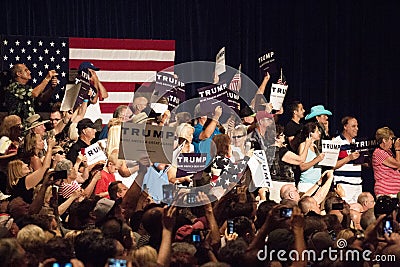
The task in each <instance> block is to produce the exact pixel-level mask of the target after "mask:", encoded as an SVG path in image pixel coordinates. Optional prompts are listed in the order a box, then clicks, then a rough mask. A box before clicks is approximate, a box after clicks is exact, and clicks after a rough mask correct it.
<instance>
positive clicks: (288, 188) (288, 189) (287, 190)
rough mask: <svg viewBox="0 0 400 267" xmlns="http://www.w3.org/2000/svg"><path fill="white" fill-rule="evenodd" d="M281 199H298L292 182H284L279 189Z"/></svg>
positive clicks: (297, 193) (298, 196)
mask: <svg viewBox="0 0 400 267" xmlns="http://www.w3.org/2000/svg"><path fill="white" fill-rule="evenodd" d="M280 196H281V199H282V200H284V199H290V200H294V201H299V199H300V195H299V192H298V191H297V188H296V187H295V186H294V185H293V184H285V185H283V186H282V187H281V190H280Z"/></svg>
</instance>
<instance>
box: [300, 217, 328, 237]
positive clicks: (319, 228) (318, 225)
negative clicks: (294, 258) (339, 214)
mask: <svg viewBox="0 0 400 267" xmlns="http://www.w3.org/2000/svg"><path fill="white" fill-rule="evenodd" d="M304 219H305V227H304V238H305V240H307V239H308V238H309V237H310V236H311V235H312V234H313V233H314V232H323V231H326V230H327V229H328V227H327V226H326V223H325V222H324V220H323V218H322V216H321V215H319V216H305V218H304Z"/></svg>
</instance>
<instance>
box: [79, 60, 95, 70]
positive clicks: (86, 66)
mask: <svg viewBox="0 0 400 267" xmlns="http://www.w3.org/2000/svg"><path fill="white" fill-rule="evenodd" d="M86 69H92V70H96V71H97V70H100V68H98V67H95V66H94V65H93V63H91V62H87V61H85V62H82V63H81V65H79V71H82V70H86Z"/></svg>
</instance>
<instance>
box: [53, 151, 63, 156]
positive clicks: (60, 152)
mask: <svg viewBox="0 0 400 267" xmlns="http://www.w3.org/2000/svg"><path fill="white" fill-rule="evenodd" d="M55 154H58V155H64V154H65V152H64V151H63V150H60V151H57V152H54V153H53V156H54V155H55Z"/></svg>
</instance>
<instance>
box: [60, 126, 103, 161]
mask: <svg viewBox="0 0 400 267" xmlns="http://www.w3.org/2000/svg"><path fill="white" fill-rule="evenodd" d="M77 128H78V135H79V138H78V141H76V142H75V143H74V144H73V145H72V146H71V148H70V150H69V152H68V154H67V159H69V160H70V161H72V163H74V164H75V162H76V159H77V157H78V155H79V153H80V152H81V149H82V148H87V147H88V146H90V145H92V144H93V143H94V142H95V141H96V140H95V138H96V126H95V124H94V123H93V122H92V121H91V120H90V119H87V118H85V119H82V120H81V121H79V122H78V125H77Z"/></svg>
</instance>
